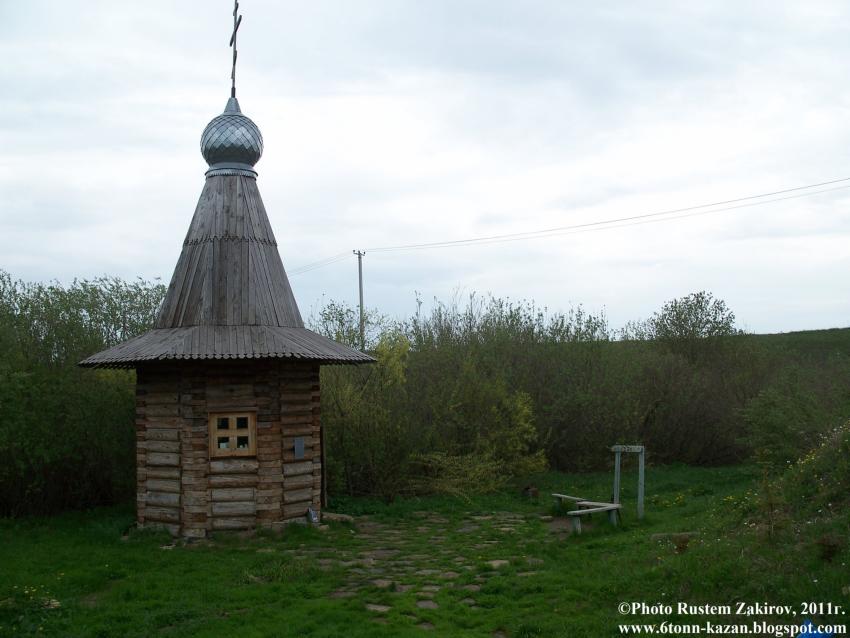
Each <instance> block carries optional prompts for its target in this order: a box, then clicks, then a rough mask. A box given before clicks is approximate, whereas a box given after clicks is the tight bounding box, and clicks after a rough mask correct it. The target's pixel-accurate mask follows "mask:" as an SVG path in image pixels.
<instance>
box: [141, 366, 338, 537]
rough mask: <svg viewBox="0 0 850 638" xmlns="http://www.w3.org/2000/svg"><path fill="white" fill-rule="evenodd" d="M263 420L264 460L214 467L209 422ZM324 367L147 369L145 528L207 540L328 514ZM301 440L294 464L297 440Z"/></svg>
mask: <svg viewBox="0 0 850 638" xmlns="http://www.w3.org/2000/svg"><path fill="white" fill-rule="evenodd" d="M246 410H252V411H256V413H257V456H256V458H254V457H238V458H217V459H214V460H211V459H210V458H209V438H208V437H209V429H208V416H209V414H210V413H214V412H230V411H246ZM320 419H321V411H320V392H319V366H318V364H313V363H302V362H295V363H293V362H280V361H276V360H272V361H251V362H249V361H238V362H223V361H214V362H206V363H203V364H202V363H200V362H198V363H195V362H192V363H185V364H182V365H178V364H159V363H157V364H149V365H146V366H142V367H140V368H139V369H138V370H137V386H136V440H137V457H136V458H137V470H138V472H137V515H138V522H139V524H140V525H143V526H144V525H163V526H165V527H166V528H168V530H169V531H170V532H171V533H172V534H174V535H175V536H177V535H182V536H187V537H204V536H206V534H207V533H208V532H210V531H214V530H244V529H251V528H254V527H256V526H263V527H276V526H278V525H281V524H283V523H285V522H287V521H290V520H295V519H300V518H303V517H304V516H305V514H306V512H307V508H309V507H312V508H313V509H315V510H317V511H318V510H319V509H320V508H321V500H322V450H321V420H320ZM298 437H301V438H303V440H304V455H303V458H296V452H295V443H296V438H298Z"/></svg>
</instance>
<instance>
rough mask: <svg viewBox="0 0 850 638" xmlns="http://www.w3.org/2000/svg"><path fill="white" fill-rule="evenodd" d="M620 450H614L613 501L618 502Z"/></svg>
mask: <svg viewBox="0 0 850 638" xmlns="http://www.w3.org/2000/svg"><path fill="white" fill-rule="evenodd" d="M620 454H621V452H620V450H617V451H616V452H614V500H613V502H614V503H619V502H620Z"/></svg>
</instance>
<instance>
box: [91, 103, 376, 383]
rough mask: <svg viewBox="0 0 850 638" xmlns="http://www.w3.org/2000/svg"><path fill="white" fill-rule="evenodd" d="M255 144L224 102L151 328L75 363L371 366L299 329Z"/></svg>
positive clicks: (233, 107)
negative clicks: (276, 361) (277, 361)
mask: <svg viewBox="0 0 850 638" xmlns="http://www.w3.org/2000/svg"><path fill="white" fill-rule="evenodd" d="M262 145H263V142H262V136H261V135H260V131H259V129H258V128H257V127H256V125H255V124H254V123H253V122H252V121H251V120H250V119H248V118H247V117H245V116H244V115H242V114H241V111H240V110H239V104H238V102H237V101H236V99H235V98H231V99H230V101H229V102H228V105H227V108H226V109H225V112H224V113H223V114H222V115H220V116H218V117H217V118H215V119H213V121H212V122H210V124H209V125H208V126H207V128H206V130H205V131H204V135H203V136H202V138H201V149H202V152H203V154H204V157H205V158H206V159H207V161H208V162H209V163H210V170H208V171H207V178H206V183H205V184H204V189H203V191H202V192H201V198H200V200H199V202H198V206H197V208H196V209H195V215H194V217H193V218H192V223H191V224H190V225H189V232H188V233H187V234H186V239H185V241H184V242H183V250H182V252H181V253H180V259H179V260H178V262H177V267H176V268H175V270H174V275H173V276H172V278H171V283H170V284H169V286H168V292H167V293H166V296H165V300H164V301H163V304H162V307H161V308H160V311H159V314H158V317H157V320H156V323H155V326H154V329H153V330H150V331H148V332H146V333H144V334H142V335H140V336H138V337H134V338H133V339H129V340H128V341H125V342H123V343H120V344H118V345H116V346H114V347H112V348H109V349H108V350H104V351H102V352H99V353H97V354H95V355H92V356H91V357H89V358H87V359H85V360H83V361H81V362H80V365H81V366H87V367H134V366H135V365H136V364H138V363H141V362H145V361H158V360H182V359H199V360H204V359H265V358H291V359H306V360H313V361H317V362H321V363H368V362H370V361H373V359H372V357H370V356H369V355H367V354H364V353H362V352H359V351H357V350H354V349H352V348H349V347H347V346H344V345H342V344H339V343H336V342H334V341H332V340H330V339H328V338H326V337H323V336H321V335H319V334H316V333H315V332H313V331H311V330H308V329H307V328H305V327H304V322H303V321H302V319H301V313H300V312H299V311H298V304H297V303H296V302H295V297H294V295H293V294H292V288H291V287H290V285H289V280H288V279H287V277H286V272H285V271H284V269H283V263H282V262H281V259H280V254H279V252H278V249H277V242H276V241H275V237H274V233H273V232H272V228H271V224H269V218H268V215H266V209H265V207H264V206H263V201H262V198H261V197H260V191H259V190H258V188H257V180H256V173H255V172H254V170H253V166H254V164H255V163H256V161H257V160H259V158H260V155H261V154H262Z"/></svg>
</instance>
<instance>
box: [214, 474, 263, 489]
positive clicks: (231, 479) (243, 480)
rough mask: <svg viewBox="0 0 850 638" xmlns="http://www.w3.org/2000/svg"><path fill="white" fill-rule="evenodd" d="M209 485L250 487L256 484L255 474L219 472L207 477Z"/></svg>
mask: <svg viewBox="0 0 850 638" xmlns="http://www.w3.org/2000/svg"><path fill="white" fill-rule="evenodd" d="M207 480H208V482H209V486H210V487H251V486H254V485H256V484H257V475H256V474H219V475H211V476H210V477H209V478H208V479H207Z"/></svg>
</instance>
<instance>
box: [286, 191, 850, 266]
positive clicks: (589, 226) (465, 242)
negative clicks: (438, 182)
mask: <svg viewBox="0 0 850 638" xmlns="http://www.w3.org/2000/svg"><path fill="white" fill-rule="evenodd" d="M842 182H850V177H842V178H839V179H833V180H828V181H824V182H818V183H815V184H807V185H805V186H795V187H793V188H785V189H782V190H776V191H772V192H768V193H760V194H758V195H747V196H745V197H736V198H734V199H726V200H721V201H716V202H712V203H710V204H699V205H695V206H686V207H683V208H673V209H669V210H664V211H657V212H652V213H642V214H639V215H629V216H626V217H618V218H613V219H606V220H601V221H596V222H586V223H583V224H572V225H568V226H556V227H553V228H545V229H541V230H534V231H526V232H519V233H506V234H502V235H489V236H483V237H471V238H467V239H455V240H447V241H437V242H427V243H419V244H400V245H396V246H378V247H375V248H367V249H366V250H367V251H369V252H398V251H406V250H426V249H430V248H455V247H459V246H472V245H487V244H495V243H504V242H513V241H523V240H527V239H543V238H546V237H556V236H560V235H567V234H576V233H581V232H589V231H594V230H607V229H609V228H624V227H626V226H639V225H643V224H649V223H659V222H665V221H673V220H676V219H686V218H689V217H696V216H700V215H707V214H711V213H719V212H723V211H729V210H736V209H739V208H749V207H752V206H761V205H764V204H771V203H774V202H779V201H784V200H788V199H798V198H801V197H811V196H814V195H820V194H822V193H828V192H832V191H837V190H843V189H846V188H850V184H844V185H842V186H837V187H834V188H827V189H822V190H817V191H814V190H811V189H815V188H819V187H821V186H829V185H832V184H839V183H842ZM799 191H806V192H802V193H800V192H799ZM788 193H796V194H793V195H787V194H788ZM776 195H786V196H785V197H776ZM765 198H772V199H765ZM752 200H761V201H752ZM742 202H748V203H742ZM726 204H737V205H734V206H726ZM718 207H719V208H718ZM703 209H709V210H703ZM682 213H684V214H682ZM348 255H349V253H347V252H344V253H338V254H336V255H332V256H331V257H326V258H325V259H321V260H319V261H315V262H311V263H309V264H305V265H304V266H301V267H300V268H296V269H294V270H293V271H291V273H290V275H300V274H303V273H306V272H309V271H311V270H316V269H318V268H324V267H325V266H329V265H331V264H333V263H336V262H338V261H341V260H343V259H345V258H346V257H348Z"/></svg>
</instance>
